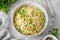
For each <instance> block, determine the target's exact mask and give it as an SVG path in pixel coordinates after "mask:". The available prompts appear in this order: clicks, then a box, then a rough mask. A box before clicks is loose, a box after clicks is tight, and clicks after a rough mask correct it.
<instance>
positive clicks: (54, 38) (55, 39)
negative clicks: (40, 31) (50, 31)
mask: <svg viewBox="0 0 60 40" xmlns="http://www.w3.org/2000/svg"><path fill="white" fill-rule="evenodd" d="M47 37H51V38H52V39H53V40H58V39H57V38H56V37H55V36H53V35H47V36H45V38H44V39H43V40H45V39H46V38H47Z"/></svg>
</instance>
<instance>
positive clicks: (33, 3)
mask: <svg viewBox="0 0 60 40" xmlns="http://www.w3.org/2000/svg"><path fill="white" fill-rule="evenodd" d="M22 5H33V6H36V7H38V8H39V9H41V10H42V11H43V12H44V15H45V18H46V21H45V25H44V28H43V29H42V30H41V31H40V32H39V33H37V34H36V35H32V36H28V37H33V36H37V35H39V34H41V33H42V32H43V31H44V30H45V29H46V27H47V24H48V14H47V12H46V10H45V9H44V7H42V6H41V5H40V4H37V3H35V2H29V1H28V2H22V3H20V4H19V5H17V6H16V7H14V9H13V10H12V15H11V24H12V28H13V31H14V33H16V34H17V35H18V36H20V35H21V36H27V35H23V34H21V33H19V32H18V31H17V30H16V29H15V27H14V24H13V16H14V12H15V11H16V9H17V8H18V7H21V6H22Z"/></svg>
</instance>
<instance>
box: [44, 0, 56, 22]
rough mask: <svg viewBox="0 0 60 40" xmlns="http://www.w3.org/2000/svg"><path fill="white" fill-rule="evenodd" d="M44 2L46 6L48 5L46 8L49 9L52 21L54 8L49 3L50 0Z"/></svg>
mask: <svg viewBox="0 0 60 40" xmlns="http://www.w3.org/2000/svg"><path fill="white" fill-rule="evenodd" d="M45 3H46V4H47V7H48V9H49V11H50V13H49V16H50V19H51V20H52V21H54V20H55V12H54V10H53V8H52V5H51V4H50V1H49V0H45Z"/></svg>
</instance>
